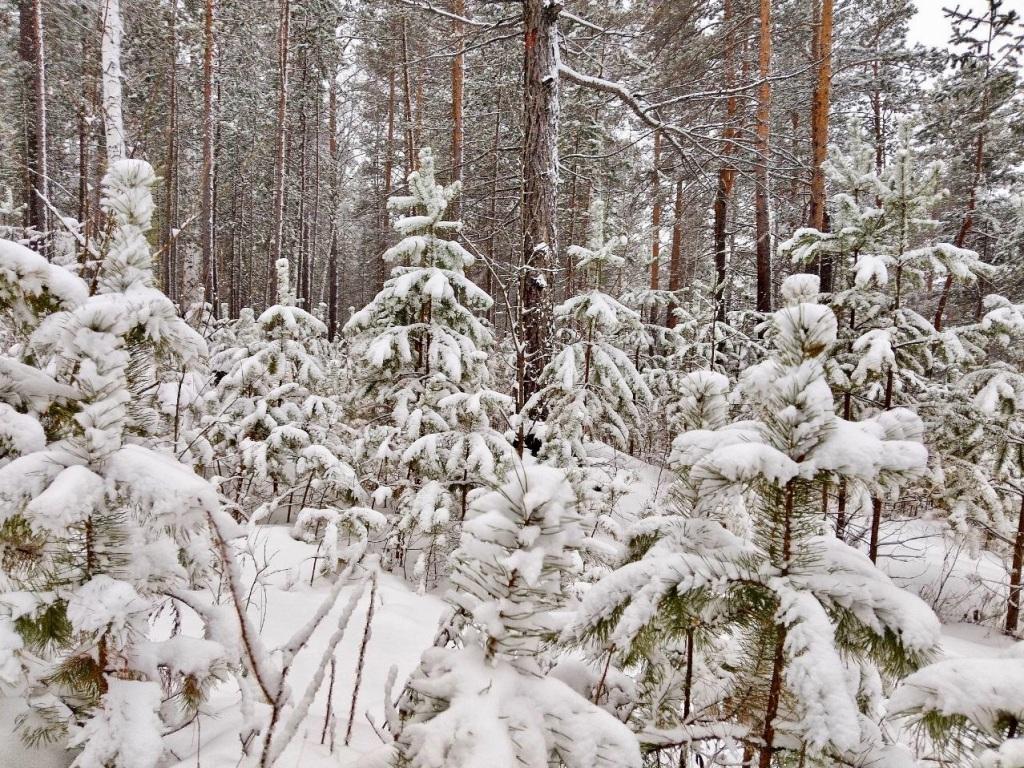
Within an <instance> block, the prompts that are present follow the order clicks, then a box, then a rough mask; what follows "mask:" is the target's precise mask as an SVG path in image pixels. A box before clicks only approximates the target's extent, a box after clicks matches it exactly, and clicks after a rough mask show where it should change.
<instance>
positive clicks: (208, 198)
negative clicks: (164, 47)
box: [189, 0, 217, 306]
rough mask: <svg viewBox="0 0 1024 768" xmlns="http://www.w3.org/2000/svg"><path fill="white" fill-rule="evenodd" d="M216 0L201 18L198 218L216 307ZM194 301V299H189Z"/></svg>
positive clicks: (208, 293)
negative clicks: (199, 199) (214, 284)
mask: <svg viewBox="0 0 1024 768" xmlns="http://www.w3.org/2000/svg"><path fill="white" fill-rule="evenodd" d="M216 13H217V0H205V3H204V14H203V168H202V176H201V183H202V199H201V203H200V218H201V220H202V221H201V223H200V226H201V227H202V235H201V244H202V245H201V248H202V260H203V261H202V264H203V288H204V291H205V298H206V300H207V301H209V302H211V303H212V304H214V305H215V306H216V303H217V296H216V295H215V293H214V289H213V274H214V259H215V258H216V248H215V233H214V229H213V179H214V175H213V173H214V162H215V159H214V115H213V109H214V107H213V88H214V83H213V81H214V76H215V67H216V55H217V53H216V46H217V40H216V37H215V31H214V24H216ZM189 298H190V299H191V300H193V301H194V300H195V298H194V297H189Z"/></svg>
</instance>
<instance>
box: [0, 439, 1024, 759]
mask: <svg viewBox="0 0 1024 768" xmlns="http://www.w3.org/2000/svg"><path fill="white" fill-rule="evenodd" d="M595 455H596V456H598V457H600V458H601V459H603V460H605V461H607V463H608V464H609V465H610V466H611V467H614V468H621V469H628V470H629V471H631V472H632V473H633V474H634V475H635V477H636V478H637V480H636V483H635V486H634V488H633V490H632V491H630V492H629V493H628V494H626V495H625V496H624V497H623V499H622V500H621V502H620V509H619V514H620V515H621V518H622V522H626V521H627V520H628V519H629V518H635V517H636V516H642V515H643V514H645V513H648V512H649V511H650V509H651V508H652V506H653V503H654V500H655V499H656V498H657V499H660V498H663V496H664V493H665V492H666V490H667V488H668V485H669V483H670V481H671V478H670V475H669V473H668V472H667V471H664V470H660V469H659V468H657V467H655V466H652V465H650V464H645V463H644V462H642V461H640V460H638V459H635V458H632V457H629V456H626V455H624V454H621V453H618V452H615V451H612V450H611V449H604V448H599V449H596V450H595ZM884 533H885V536H884V537H883V543H887V546H886V547H885V549H884V550H883V552H884V555H885V557H883V558H881V560H880V563H879V564H880V565H881V566H882V567H883V568H884V569H885V570H886V571H887V572H889V573H890V575H891V576H892V577H893V578H894V580H896V581H897V582H898V583H900V584H901V585H902V586H905V587H907V588H908V589H911V590H912V591H914V592H917V593H918V594H919V595H921V596H922V597H923V598H924V599H925V600H926V602H928V603H929V604H930V605H932V606H933V607H935V608H937V609H938V610H939V612H940V613H941V615H942V616H943V618H944V620H945V621H947V622H948V623H946V624H944V626H943V655H944V656H946V657H964V658H967V657H973V658H977V657H986V656H993V655H997V654H999V653H1000V651H1001V650H1003V649H1005V648H1006V647H1007V646H1009V645H1011V644H1012V641H1011V640H1009V639H1008V638H1006V637H1005V636H1003V635H1001V634H1000V633H999V632H998V630H997V629H993V628H990V627H991V626H992V625H993V624H992V621H989V622H988V624H989V626H988V627H986V626H979V625H977V624H970V623H965V622H964V621H963V620H964V619H974V618H976V617H979V616H984V615H985V613H986V611H985V609H986V607H987V606H988V604H989V602H990V599H989V598H991V597H993V596H994V595H995V594H996V593H997V589H998V584H999V582H1000V580H1001V578H1005V570H1004V566H1003V565H1002V563H1000V562H999V561H998V560H997V559H996V558H994V557H992V556H990V555H989V554H987V553H981V555H980V557H971V556H968V554H967V553H966V552H964V551H961V550H960V549H957V548H956V545H952V546H953V547H954V550H953V554H952V555H951V554H950V552H951V550H950V546H951V544H950V541H949V539H948V537H947V536H946V535H945V529H944V527H943V525H942V524H940V523H938V522H934V521H928V520H923V519H912V520H907V521H903V522H901V523H899V524H891V525H889V526H888V527H887V529H886V531H885V532H884ZM250 544H251V547H250V551H251V552H254V553H255V556H256V561H257V563H258V564H259V567H260V569H261V570H260V574H259V579H258V580H256V579H254V576H255V575H256V572H255V567H254V566H253V565H252V564H251V562H249V565H248V567H247V572H246V579H247V583H255V586H254V588H253V590H252V593H251V599H252V606H253V609H254V611H255V614H254V615H255V616H256V617H257V619H258V622H259V625H260V627H261V631H262V633H263V641H264V643H265V644H266V646H267V647H271V648H273V647H276V646H279V645H281V644H282V643H284V642H285V641H286V640H287V639H288V638H289V637H290V636H291V634H292V633H293V632H294V631H295V630H296V629H297V628H298V627H299V626H301V625H302V624H303V623H304V622H305V621H307V620H308V618H309V617H310V616H311V615H313V613H314V612H315V611H316V609H317V607H318V606H319V605H320V604H321V602H322V600H323V598H324V595H325V594H326V593H327V592H328V590H329V588H330V582H329V581H328V580H327V579H326V578H324V577H323V576H319V575H317V576H316V577H315V578H314V579H313V584H312V585H310V576H311V574H312V571H313V569H314V567H315V560H314V558H315V554H316V550H315V547H313V546H310V545H308V544H305V543H303V542H299V541H296V540H294V539H293V538H292V537H291V536H290V534H289V531H288V528H287V527H284V526H263V527H260V528H259V529H258V530H257V531H256V532H255V533H253V534H251V538H250ZM354 588H355V587H351V588H347V589H346V591H345V592H343V593H342V595H341V598H340V599H339V600H338V601H337V603H336V605H335V606H334V608H333V610H332V614H331V616H329V617H328V618H327V619H326V620H325V621H323V622H322V624H321V626H320V628H319V629H318V631H317V632H316V633H315V634H314V636H313V638H312V640H311V642H310V643H309V645H308V647H307V648H305V649H304V650H303V651H301V652H300V654H299V655H298V656H297V657H296V660H295V669H294V672H293V677H292V688H293V690H294V691H295V692H296V695H297V696H298V695H301V692H302V691H303V690H304V689H305V686H306V684H307V682H308V681H309V680H310V679H311V677H312V675H313V674H314V672H315V667H316V660H317V659H318V658H319V657H320V655H321V652H322V649H323V647H324V645H325V644H326V642H327V639H328V637H329V635H330V634H331V632H332V631H333V628H334V626H335V621H334V620H333V619H332V618H331V617H336V616H337V613H338V612H340V611H341V610H342V608H343V606H344V605H345V603H347V599H346V598H347V595H348V594H351V591H350V590H351V589H354ZM440 591H441V589H439V590H437V591H436V592H435V593H432V594H417V592H416V591H415V588H414V587H413V586H411V585H409V584H408V583H407V582H405V581H403V580H402V579H401V578H399V577H397V576H392V575H384V576H382V578H381V580H380V584H379V587H378V591H377V606H376V611H375V614H374V617H373V623H372V634H371V638H370V641H369V644H368V646H367V652H366V661H365V667H364V670H363V675H362V684H361V687H360V690H359V695H358V700H357V703H356V707H355V713H354V718H353V722H352V735H351V741H350V744H349V746H345V745H344V743H343V742H344V739H345V734H346V731H347V729H348V726H349V714H350V710H351V707H352V688H353V684H354V680H355V672H356V664H357V659H358V653H359V646H360V643H361V641H362V636H363V628H364V626H365V620H366V615H367V607H368V604H369V602H368V601H369V592H368V591H367V592H366V593H365V594H364V595H363V597H362V599H361V601H360V603H359V604H358V606H357V608H356V610H355V613H354V614H353V616H352V619H351V621H350V623H349V626H348V629H347V631H346V633H345V637H344V639H343V640H342V643H341V645H340V646H339V648H338V651H337V654H336V659H337V670H336V672H337V674H336V679H335V682H334V688H333V691H332V693H331V697H332V698H331V701H332V707H331V708H332V711H333V719H332V723H330V724H329V725H328V728H327V735H326V737H325V738H323V741H324V743H323V744H321V739H322V737H324V721H325V716H326V710H327V701H328V698H327V697H328V682H327V680H326V679H325V681H324V683H323V685H322V686H321V689H320V690H319V692H318V693H317V696H316V698H315V700H314V702H313V705H312V708H311V710H310V714H309V717H307V718H306V721H305V722H304V724H303V725H302V726H301V727H300V729H299V732H298V733H297V734H296V737H295V739H294V740H293V741H292V743H291V744H290V746H289V747H288V749H287V750H286V752H285V753H284V754H283V756H282V757H281V758H280V760H279V761H278V762H277V767H278V768H340V767H342V766H348V765H351V764H352V763H353V762H354V761H355V760H356V759H357V758H358V757H359V756H360V755H364V754H366V753H367V752H374V751H377V750H378V748H379V747H381V745H382V742H381V739H380V738H379V737H378V736H377V735H376V733H375V732H374V728H373V726H372V725H371V723H370V720H369V717H372V718H373V720H374V722H375V723H376V724H377V726H378V727H380V728H383V719H384V718H383V713H384V695H385V694H384V690H385V681H386V679H387V676H388V672H389V669H390V668H391V666H392V665H394V666H396V667H397V668H398V678H397V679H398V682H397V685H396V691H398V690H400V689H401V685H402V682H403V681H404V680H405V678H406V677H407V676H408V674H409V673H410V672H411V671H412V670H413V668H414V667H415V665H416V664H417V662H418V660H419V656H420V654H421V652H422V651H423V650H424V649H425V648H427V647H428V646H429V645H430V643H431V642H432V640H433V637H434V633H435V631H436V628H437V623H438V620H439V618H440V617H441V614H442V612H443V610H444V603H443V601H442V599H441V595H440V594H439V592H440ZM991 602H995V601H991ZM184 628H185V631H186V632H188V633H189V634H193V633H195V634H199V632H200V627H198V624H197V622H194V621H193V622H185V625H184ZM204 712H205V713H206V715H207V716H206V717H203V718H202V719H201V728H202V732H201V734H200V732H199V731H198V730H197V728H196V727H195V726H190V727H188V728H186V729H184V730H182V731H180V732H179V733H177V734H175V735H174V736H173V737H171V739H170V742H171V746H172V749H173V756H172V760H171V762H170V766H168V768H186V767H187V768H196V767H198V768H236V766H237V765H238V753H239V748H238V729H239V723H240V722H241V713H240V711H239V706H238V692H237V688H236V687H235V686H234V684H230V685H228V684H225V685H223V686H222V687H221V688H220V689H219V690H217V691H215V692H214V694H213V696H212V697H211V699H210V701H208V702H207V704H206V705H205V706H204ZM15 714H16V709H15V707H14V706H13V702H12V701H11V700H9V699H4V698H2V697H0V765H2V766H5V767H6V766H18V768H66V767H67V766H68V765H69V764H70V762H71V760H72V759H73V755H71V754H69V753H65V752H63V751H61V750H59V749H56V748H53V747H50V748H43V749H30V748H26V747H24V746H23V745H22V744H21V743H20V741H19V739H18V736H17V734H16V733H14V720H15ZM368 715H369V717H368ZM332 733H333V742H334V748H333V751H332V750H331V741H332ZM200 735H201V737H202V748H201V749H199V748H198V746H197V745H198V743H199V737H200Z"/></svg>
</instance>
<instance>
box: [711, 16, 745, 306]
mask: <svg viewBox="0 0 1024 768" xmlns="http://www.w3.org/2000/svg"><path fill="white" fill-rule="evenodd" d="M734 10H735V9H734V8H733V0H725V6H724V16H723V25H724V28H725V30H726V40H725V87H726V89H727V90H731V89H732V88H733V87H734V86H735V85H736V50H735V45H736V40H735V35H734V34H733V29H732V27H733V25H734V24H735V23H736V17H735V12H734ZM738 114H739V103H738V101H737V98H736V96H734V95H730V96H729V97H728V98H726V101H725V129H724V130H723V132H722V165H721V166H720V167H719V169H718V185H717V188H716V190H715V204H714V241H715V242H714V244H715V319H716V320H717V321H718V322H724V321H725V281H726V278H727V274H726V268H727V263H728V250H727V248H728V245H727V242H726V227H727V219H728V215H729V197H730V195H731V194H732V188H733V184H734V182H735V179H736V169H735V167H734V166H733V163H732V154H733V152H734V151H735V142H734V138H735V137H736V134H737V128H736V118H737V116H738Z"/></svg>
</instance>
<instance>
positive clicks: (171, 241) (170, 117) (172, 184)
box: [160, 0, 178, 299]
mask: <svg viewBox="0 0 1024 768" xmlns="http://www.w3.org/2000/svg"><path fill="white" fill-rule="evenodd" d="M170 48H171V51H170V66H169V67H168V74H167V151H166V154H165V155H164V221H163V224H164V226H163V233H162V235H163V251H162V258H161V263H160V275H161V280H162V282H163V289H164V293H166V294H167V295H168V296H169V297H171V299H175V298H177V296H178V291H177V288H178V286H177V285H176V283H177V280H176V276H177V268H176V263H177V250H178V248H177V238H176V237H175V236H174V228H175V222H176V221H177V218H178V211H177V202H178V200H177V197H178V186H177V185H178V2H177V0H172V2H171V45H170Z"/></svg>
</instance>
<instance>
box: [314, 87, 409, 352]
mask: <svg viewBox="0 0 1024 768" xmlns="http://www.w3.org/2000/svg"><path fill="white" fill-rule="evenodd" d="M392 82H394V81H393V80H392ZM327 148H328V157H329V158H330V161H331V170H330V175H329V177H328V178H329V179H330V184H331V196H330V216H331V220H330V224H331V226H330V230H329V231H330V233H331V242H330V245H329V249H328V254H327V339H328V341H334V337H335V335H336V334H337V332H338V235H339V234H340V233H339V232H338V191H339V190H338V186H339V183H338V181H339V180H338V74H337V72H332V73H331V83H330V86H329V88H328V91H327Z"/></svg>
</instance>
